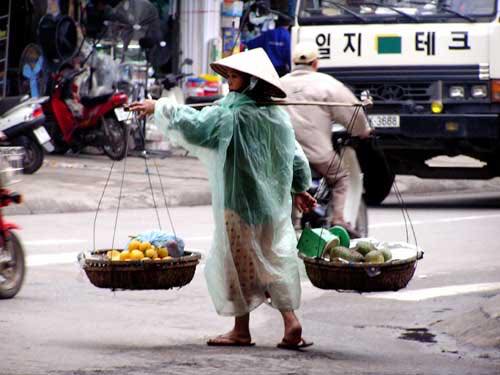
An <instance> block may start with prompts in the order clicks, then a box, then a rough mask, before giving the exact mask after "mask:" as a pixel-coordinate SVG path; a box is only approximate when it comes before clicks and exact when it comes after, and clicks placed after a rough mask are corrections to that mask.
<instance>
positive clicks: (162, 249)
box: [158, 247, 168, 258]
mask: <svg viewBox="0 0 500 375" xmlns="http://www.w3.org/2000/svg"><path fill="white" fill-rule="evenodd" d="M158 256H159V257H160V258H165V257H168V250H167V248H166V247H160V248H158Z"/></svg>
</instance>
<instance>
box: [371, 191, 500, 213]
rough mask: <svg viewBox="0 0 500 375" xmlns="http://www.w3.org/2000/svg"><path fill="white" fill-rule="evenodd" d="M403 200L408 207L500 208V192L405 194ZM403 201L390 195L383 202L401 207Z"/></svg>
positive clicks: (393, 206)
mask: <svg viewBox="0 0 500 375" xmlns="http://www.w3.org/2000/svg"><path fill="white" fill-rule="evenodd" d="M403 202H404V205H405V206H406V207H407V208H416V209H418V208H425V209H428V208H444V209H448V208H449V209H456V208H461V209H467V208H471V209H481V208H483V209H492V208H500V193H488V194H481V193H480V192H478V193H477V194H453V193H452V194H447V195H444V194H440V195H431V196H404V195H403ZM401 206H402V204H401V202H400V201H399V200H398V199H397V198H396V197H395V196H390V197H388V198H387V199H386V201H385V202H384V203H382V205H381V207H383V208H397V209H400V208H401Z"/></svg>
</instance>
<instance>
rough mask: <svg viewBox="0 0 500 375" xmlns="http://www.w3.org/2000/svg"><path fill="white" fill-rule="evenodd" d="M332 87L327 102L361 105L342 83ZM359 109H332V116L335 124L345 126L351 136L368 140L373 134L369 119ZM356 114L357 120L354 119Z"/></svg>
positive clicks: (361, 109)
mask: <svg viewBox="0 0 500 375" xmlns="http://www.w3.org/2000/svg"><path fill="white" fill-rule="evenodd" d="M336 83H337V84H335V85H332V87H331V88H330V89H329V90H330V92H329V93H328V95H327V97H328V98H327V101H332V102H340V103H360V102H359V100H358V99H357V98H356V96H355V95H354V94H353V93H352V92H351V90H349V89H348V88H347V87H346V86H344V85H343V84H342V83H340V82H336ZM357 108H358V107H330V114H331V118H332V121H333V122H336V123H338V124H342V125H344V126H345V128H346V129H347V131H348V132H349V134H351V135H353V136H355V137H360V138H366V137H368V136H369V135H370V133H371V128H370V126H369V124H368V119H367V117H366V115H365V112H364V110H363V108H359V110H358V109H357ZM354 114H356V118H353V116H354Z"/></svg>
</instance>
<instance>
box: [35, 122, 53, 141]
mask: <svg viewBox="0 0 500 375" xmlns="http://www.w3.org/2000/svg"><path fill="white" fill-rule="evenodd" d="M33 134H35V137H36V139H38V142H40V144H41V145H43V144H44V143H46V142H48V141H50V135H49V133H47V130H45V128H44V127H43V126H40V127H38V128H36V129H35V130H33Z"/></svg>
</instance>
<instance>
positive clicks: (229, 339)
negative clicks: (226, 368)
mask: <svg viewBox="0 0 500 375" xmlns="http://www.w3.org/2000/svg"><path fill="white" fill-rule="evenodd" d="M207 344H208V345H214V346H238V345H241V346H247V345H253V343H252V337H251V335H250V314H245V315H242V316H237V317H235V318H234V327H233V329H232V330H231V331H229V332H227V333H224V334H222V335H219V336H217V337H214V338H213V339H210V340H208V341H207Z"/></svg>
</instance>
